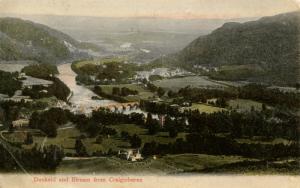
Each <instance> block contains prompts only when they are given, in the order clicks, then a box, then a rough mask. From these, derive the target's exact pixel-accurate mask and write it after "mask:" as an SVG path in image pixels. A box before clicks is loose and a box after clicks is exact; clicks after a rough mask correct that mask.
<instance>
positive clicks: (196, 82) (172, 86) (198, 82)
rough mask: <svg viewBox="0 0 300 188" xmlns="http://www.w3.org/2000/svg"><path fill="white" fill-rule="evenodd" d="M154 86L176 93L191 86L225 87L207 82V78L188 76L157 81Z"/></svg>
mask: <svg viewBox="0 0 300 188" xmlns="http://www.w3.org/2000/svg"><path fill="white" fill-rule="evenodd" d="M154 84H155V85H156V86H158V87H162V88H165V89H168V90H173V91H178V90H179V89H180V88H183V87H186V86H191V87H199V88H214V89H217V88H219V89H222V88H225V87H226V86H225V85H222V84H219V83H217V82H213V81H211V80H209V79H208V78H207V77H203V76H188V77H182V78H171V79H164V80H157V81H155V82H154Z"/></svg>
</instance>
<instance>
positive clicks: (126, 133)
mask: <svg viewBox="0 0 300 188" xmlns="http://www.w3.org/2000/svg"><path fill="white" fill-rule="evenodd" d="M129 136H130V135H129V133H128V132H126V131H122V132H121V137H122V138H123V139H124V140H127V139H128V138H129Z"/></svg>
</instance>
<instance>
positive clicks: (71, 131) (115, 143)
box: [4, 124, 185, 154]
mask: <svg viewBox="0 0 300 188" xmlns="http://www.w3.org/2000/svg"><path fill="white" fill-rule="evenodd" d="M109 127H111V128H114V129H115V130H116V131H117V132H118V134H117V135H115V136H103V141H102V143H101V144H97V143H96V138H89V137H86V138H84V139H82V141H83V143H84V145H85V147H86V149H87V151H88V153H89V154H92V153H93V152H96V151H103V152H107V151H108V150H109V149H112V150H113V151H118V150H120V149H125V148H129V147H130V143H129V141H128V140H124V139H122V138H121V137H120V133H121V132H122V131H127V132H129V133H130V135H133V134H137V135H139V137H140V138H141V139H142V143H146V142H152V141H156V142H159V143H170V142H174V141H175V140H176V139H177V138H185V133H179V134H178V136H177V138H170V137H169V134H168V132H159V133H157V134H156V135H148V130H147V129H145V128H143V127H141V126H137V125H133V124H120V125H111V126H109ZM81 135H85V134H84V133H81V132H80V131H79V130H78V129H76V128H73V127H68V128H64V129H58V130H57V136H56V137H55V138H49V137H48V138H45V136H44V135H41V134H34V135H33V142H34V143H33V144H31V145H23V147H24V148H31V147H33V146H34V144H35V143H37V145H38V146H41V145H42V144H44V145H45V146H48V145H51V144H54V145H58V146H62V147H63V148H64V151H65V153H75V150H74V146H75V141H76V139H77V138H78V137H79V136H81ZM4 136H5V138H7V139H8V140H9V141H11V142H18V143H23V142H24V140H25V139H26V133H25V132H21V131H20V132H14V133H5V134H4Z"/></svg>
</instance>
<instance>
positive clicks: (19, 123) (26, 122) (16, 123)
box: [12, 119, 29, 128]
mask: <svg viewBox="0 0 300 188" xmlns="http://www.w3.org/2000/svg"><path fill="white" fill-rule="evenodd" d="M12 125H13V127H14V128H21V127H28V125H29V120H28V119H18V120H15V121H13V122H12Z"/></svg>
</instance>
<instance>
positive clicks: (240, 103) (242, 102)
mask: <svg viewBox="0 0 300 188" xmlns="http://www.w3.org/2000/svg"><path fill="white" fill-rule="evenodd" d="M228 105H229V107H231V108H232V109H238V110H241V111H250V110H251V108H254V109H255V110H258V111H261V109H262V103H260V102H257V101H253V100H247V99H234V100H230V101H229V102H228Z"/></svg>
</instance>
